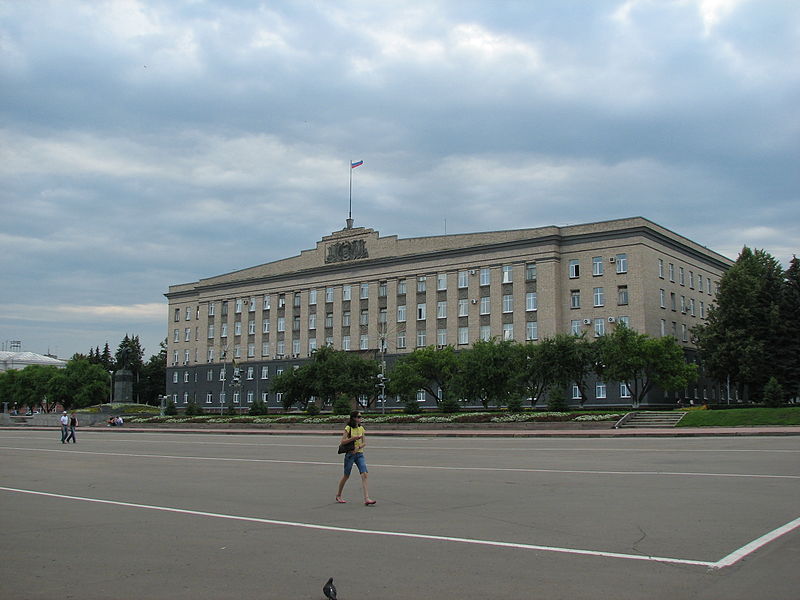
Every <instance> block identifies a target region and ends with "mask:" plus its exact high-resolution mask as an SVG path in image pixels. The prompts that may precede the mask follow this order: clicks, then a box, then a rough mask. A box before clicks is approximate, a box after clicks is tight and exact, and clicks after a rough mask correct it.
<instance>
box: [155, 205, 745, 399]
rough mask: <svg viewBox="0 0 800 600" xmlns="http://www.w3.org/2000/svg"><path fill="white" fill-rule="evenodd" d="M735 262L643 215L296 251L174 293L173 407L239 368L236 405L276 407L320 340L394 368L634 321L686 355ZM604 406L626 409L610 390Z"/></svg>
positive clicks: (208, 391) (340, 236)
mask: <svg viewBox="0 0 800 600" xmlns="http://www.w3.org/2000/svg"><path fill="white" fill-rule="evenodd" d="M731 264H732V262H731V261H730V260H729V259H727V258H725V257H724V256H721V255H719V254H717V253H715V252H713V251H711V250H709V249H707V248H704V247H702V246H700V245H698V244H696V243H694V242H692V241H691V240H689V239H687V238H684V237H682V236H680V235H678V234H676V233H673V232H671V231H669V230H667V229H665V228H663V227H660V226H659V225H657V224H655V223H653V222H651V221H648V220H647V219H644V218H641V217H634V218H629V219H619V220H614V221H605V222H599V223H587V224H582V225H571V226H567V227H555V226H549V227H542V228H536V229H518V230H510V231H496V232H486V233H471V234H456V235H443V236H431V237H422V238H409V239H400V238H398V237H397V236H388V237H381V236H380V235H379V233H378V232H377V231H374V230H372V229H369V228H364V227H356V228H349V229H347V228H346V229H343V230H341V231H337V232H334V233H332V234H331V235H328V236H325V237H323V238H322V239H321V240H320V241H319V242H317V244H316V247H315V248H314V249H311V250H304V251H302V252H301V253H300V255H298V256H294V257H290V258H286V259H283V260H279V261H275V262H271V263H267V264H263V265H259V266H255V267H250V268H247V269H243V270H240V271H235V272H233V273H227V274H223V275H219V276H216V277H210V278H208V279H202V280H200V281H197V282H193V283H187V284H180V285H173V286H170V288H169V292H168V293H167V294H166V296H167V298H168V299H169V324H168V328H169V329H168V332H169V334H168V354H167V392H168V394H170V395H172V397H173V399H174V400H175V402H176V404H177V405H178V407H182V406H184V405H185V403H186V402H187V401H191V400H194V401H195V402H197V403H198V404H199V405H200V406H201V407H204V408H207V409H210V408H214V407H216V408H219V407H220V403H221V402H223V403H225V402H226V400H224V399H223V398H224V397H225V396H224V394H225V393H226V391H225V390H224V388H225V385H226V382H227V381H229V380H230V376H231V372H232V363H233V362H234V361H235V363H236V366H237V367H238V368H239V369H240V370H241V386H240V387H237V388H234V390H233V392H231V387H230V384H229V383H228V389H227V393H228V394H231V393H234V394H236V395H235V396H234V401H235V403H236V405H237V406H240V407H242V408H246V407H247V404H248V402H249V401H252V400H253V399H255V398H261V399H264V400H266V401H267V402H268V404H269V406H270V407H276V406H278V405H279V400H278V399H277V398H276V396H275V394H274V393H270V389H269V387H270V386H269V380H270V377H272V376H274V375H275V374H276V373H277V372H279V371H280V370H282V369H286V368H292V367H293V366H294V365H297V364H300V363H301V362H302V361H303V360H306V359H307V358H308V357H309V356H310V355H311V352H313V350H314V349H315V348H319V347H321V346H323V345H325V344H332V345H333V346H334V347H335V348H337V349H345V350H352V351H364V352H366V353H368V354H370V355H372V356H375V355H377V354H378V353H379V352H380V351H383V352H384V353H385V357H386V358H387V360H388V361H390V362H391V360H392V359H393V358H396V357H397V356H401V355H403V354H406V353H408V352H412V351H413V350H414V349H415V348H417V347H421V346H430V345H452V346H453V347H455V348H456V349H465V348H468V347H469V346H470V344H471V343H472V342H474V341H475V340H476V339H479V338H487V337H498V338H500V339H514V340H517V341H524V340H528V339H533V340H536V339H542V338H544V337H548V336H552V335H554V334H556V333H559V332H565V333H566V332H570V331H575V332H584V331H585V332H587V334H588V335H590V336H594V335H602V333H603V332H604V331H608V330H609V328H611V327H614V326H616V324H617V323H619V322H621V321H625V322H627V323H628V325H629V326H630V327H632V328H633V329H636V330H637V331H640V332H645V333H648V334H650V335H652V336H660V335H674V336H675V337H676V338H677V339H678V340H679V341H680V342H681V343H682V344H684V346H685V347H686V348H687V349H691V342H690V335H689V333H688V332H689V329H690V328H691V327H692V326H694V325H695V324H697V323H700V322H702V321H703V320H704V318H705V316H706V315H707V311H708V307H709V305H710V304H711V302H712V301H713V297H714V293H715V292H716V286H717V283H718V281H719V278H720V276H721V274H722V273H723V272H724V271H725V270H726V269H727V268H728V267H729V266H730V265H731ZM223 378H225V380H223ZM609 387H610V386H609ZM693 393H694V395H695V396H697V397H698V399H702V398H703V394H706V395H707V394H708V391H707V390H700V389H699V387H698V389H697V390H695V391H694V392H693ZM662 396H663V394H662ZM690 396H691V394H690ZM428 400H431V399H428ZM596 400H597V401H598V402H597V405H605V404H608V405H615V404H620V403H622V404H624V398H619V397H618V394H617V396H616V399H615V395H614V394H613V393H611V391H609V393H608V395H607V397H606V398H596ZM606 400H607V402H604V401H606ZM424 404H425V403H424V402H423V405H424Z"/></svg>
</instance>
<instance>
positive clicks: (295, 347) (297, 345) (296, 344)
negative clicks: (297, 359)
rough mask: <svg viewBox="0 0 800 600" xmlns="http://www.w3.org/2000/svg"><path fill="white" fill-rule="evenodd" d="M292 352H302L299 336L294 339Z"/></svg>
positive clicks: (296, 353)
mask: <svg viewBox="0 0 800 600" xmlns="http://www.w3.org/2000/svg"><path fill="white" fill-rule="evenodd" d="M292 354H294V355H295V356H298V355H299V354H300V340H298V339H297V338H295V339H293V340H292Z"/></svg>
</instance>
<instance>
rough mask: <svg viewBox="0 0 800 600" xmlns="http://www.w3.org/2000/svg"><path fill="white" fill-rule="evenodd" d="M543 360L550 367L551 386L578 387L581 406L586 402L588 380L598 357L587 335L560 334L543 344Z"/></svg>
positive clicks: (544, 341)
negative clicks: (571, 385) (573, 385)
mask: <svg viewBox="0 0 800 600" xmlns="http://www.w3.org/2000/svg"><path fill="white" fill-rule="evenodd" d="M541 344H542V346H543V348H542V355H541V357H540V358H541V360H543V361H545V363H546V364H547V365H549V370H550V374H549V380H550V385H558V386H559V387H560V388H563V389H567V388H568V386H569V385H570V384H572V383H574V384H575V385H577V386H578V389H579V390H580V394H581V402H580V403H581V406H583V404H584V403H585V402H586V399H587V397H588V396H587V393H586V380H587V379H588V377H589V375H590V374H591V373H592V372H593V371H594V368H595V362H596V356H595V348H594V345H593V344H591V343H589V341H588V340H587V339H586V336H585V335H580V336H575V335H567V334H562V333H559V334H557V335H556V336H555V337H552V338H547V339H545V340H543V341H542V342H541Z"/></svg>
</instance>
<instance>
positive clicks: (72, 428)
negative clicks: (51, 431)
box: [67, 410, 78, 444]
mask: <svg viewBox="0 0 800 600" xmlns="http://www.w3.org/2000/svg"><path fill="white" fill-rule="evenodd" d="M77 426H78V417H76V416H75V411H74V410H73V411H72V414H71V415H70V416H69V435H68V436H67V443H68V444H69V441H70V440H72V443H73V444H75V443H77V442H75V428H76V427H77Z"/></svg>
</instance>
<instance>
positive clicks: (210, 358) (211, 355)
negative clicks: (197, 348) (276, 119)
mask: <svg viewBox="0 0 800 600" xmlns="http://www.w3.org/2000/svg"><path fill="white" fill-rule="evenodd" d="M208 362H214V349H213V348H209V349H208Z"/></svg>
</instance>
